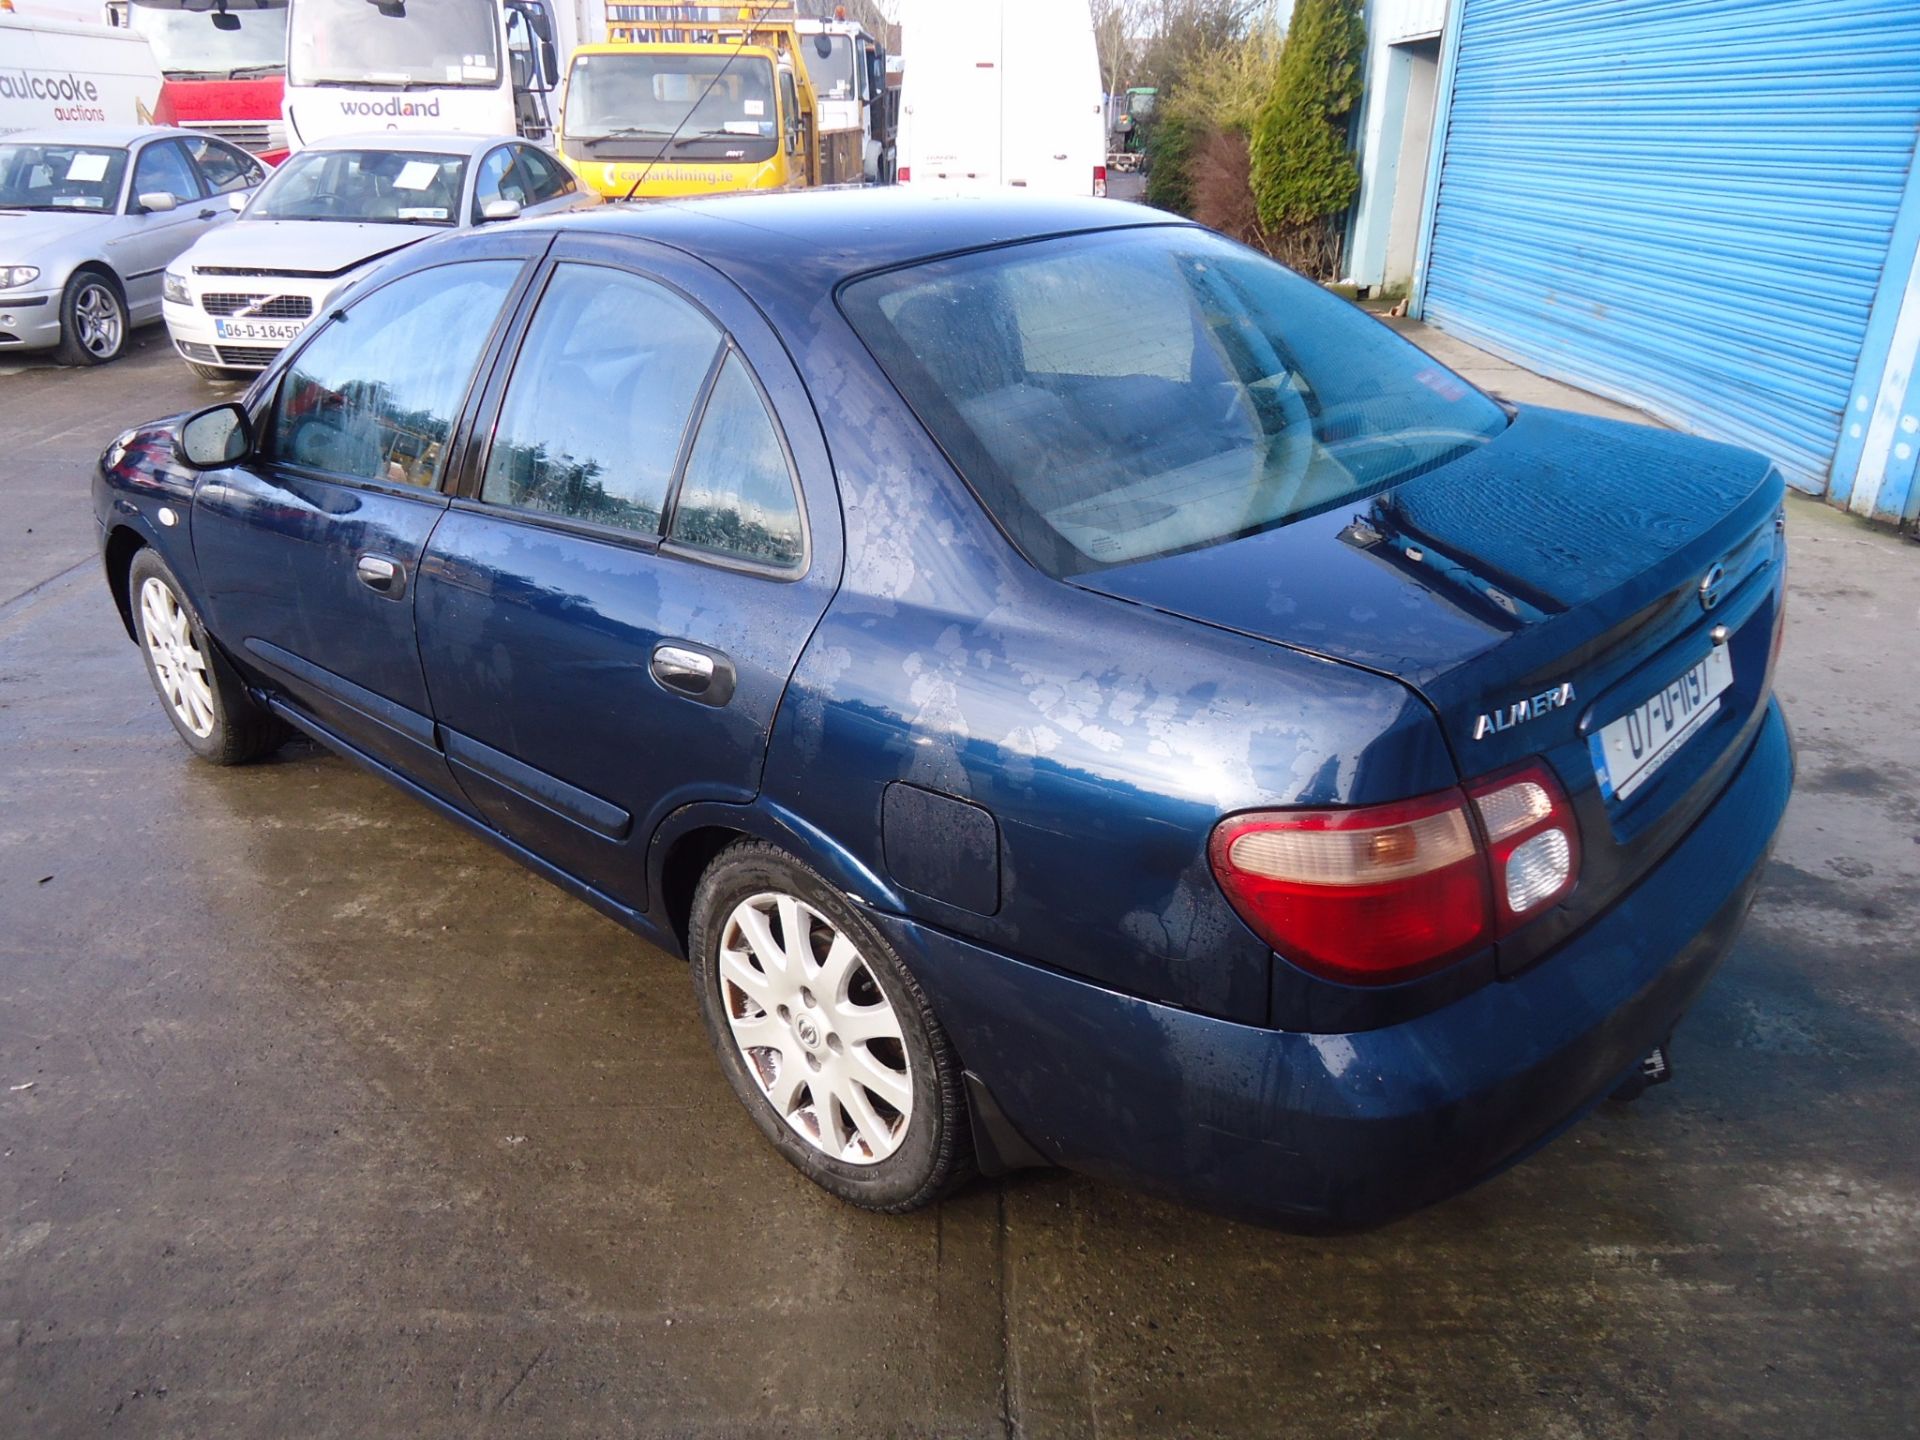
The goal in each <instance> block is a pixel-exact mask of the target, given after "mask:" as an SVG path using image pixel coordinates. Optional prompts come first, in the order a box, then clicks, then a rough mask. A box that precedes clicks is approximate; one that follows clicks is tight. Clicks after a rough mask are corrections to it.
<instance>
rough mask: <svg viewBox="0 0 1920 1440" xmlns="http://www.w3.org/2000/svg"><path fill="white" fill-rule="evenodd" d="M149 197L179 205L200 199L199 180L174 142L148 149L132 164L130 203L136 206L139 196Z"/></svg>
mask: <svg viewBox="0 0 1920 1440" xmlns="http://www.w3.org/2000/svg"><path fill="white" fill-rule="evenodd" d="M153 194H167V195H171V196H172V197H173V198H174V199H175V200H177V201H178V202H179V203H180V204H182V205H185V204H187V203H188V202H190V201H193V200H198V199H199V198H200V180H199V177H198V176H196V175H195V174H194V170H193V162H192V161H190V160H188V159H187V152H186V151H184V150H182V149H181V148H180V145H179V142H178V141H174V140H162V141H160V142H159V143H158V144H156V145H149V146H147V148H146V149H144V150H142V151H141V152H140V158H139V159H138V160H136V161H135V162H134V166H133V195H132V196H131V199H132V201H133V203H134V204H138V203H139V200H140V197H141V196H142V195H153Z"/></svg>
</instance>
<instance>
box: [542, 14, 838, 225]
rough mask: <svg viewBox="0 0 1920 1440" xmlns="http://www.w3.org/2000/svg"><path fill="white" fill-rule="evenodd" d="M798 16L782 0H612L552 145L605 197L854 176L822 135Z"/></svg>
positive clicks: (577, 62)
mask: <svg viewBox="0 0 1920 1440" xmlns="http://www.w3.org/2000/svg"><path fill="white" fill-rule="evenodd" d="M796 18H797V17H796V16H795V14H794V12H793V8H792V7H791V6H790V5H784V4H783V5H770V4H748V5H741V4H738V3H736V4H732V5H684V4H674V5H654V4H637V3H627V0H611V3H609V4H608V6H607V34H608V37H609V43H607V44H604V45H582V46H580V47H579V48H578V49H577V50H575V51H574V52H573V59H572V63H571V65H570V66H569V67H568V71H567V84H566V90H565V94H564V98H563V99H562V101H561V111H560V126H559V137H558V138H559V146H560V153H561V154H562V155H564V156H565V157H566V158H567V163H568V164H570V165H571V166H572V167H573V169H574V171H575V172H576V173H577V174H578V175H579V176H580V178H581V180H582V181H583V182H584V183H585V184H586V185H588V186H590V187H591V188H593V189H595V190H597V191H599V192H600V193H601V194H602V195H605V196H608V197H609V198H612V199H621V198H623V197H625V196H628V195H633V196H635V197H664V196H675V195H713V194H718V193H720V192H723V191H728V190H797V189H803V188H806V187H809V186H814V185H824V184H832V183H836V182H838V181H858V180H859V179H860V178H861V175H860V171H859V170H858V169H854V170H853V171H852V173H851V174H845V175H842V174H840V173H838V172H839V171H840V170H841V169H844V168H845V164H844V162H843V160H842V158H841V156H840V155H839V154H838V153H837V151H836V153H834V154H831V155H829V154H827V153H825V150H824V147H823V146H822V144H821V135H820V103H819V98H818V96H817V95H816V93H815V90H814V85H813V81H812V79H811V78H810V77H809V75H808V73H807V64H806V57H805V54H804V51H805V46H806V43H807V42H806V41H805V40H804V39H803V37H802V36H801V35H800V34H799V33H798V31H796V29H795V28H794V22H795V19H796ZM856 164H857V160H856Z"/></svg>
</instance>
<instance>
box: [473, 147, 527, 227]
mask: <svg viewBox="0 0 1920 1440" xmlns="http://www.w3.org/2000/svg"><path fill="white" fill-rule="evenodd" d="M495 200H511V201H513V202H514V203H515V204H516V205H520V206H526V205H530V204H532V203H533V202H532V201H531V200H530V199H529V198H528V196H527V192H526V187H525V186H524V185H522V184H521V183H520V173H519V171H517V170H515V169H514V168H513V148H512V147H511V146H508V145H502V146H501V147H500V148H499V149H498V150H494V151H491V152H490V153H489V154H488V155H487V158H486V159H484V160H482V161H481V162H480V172H479V174H478V175H477V176H475V177H474V182H473V221H474V224H476V225H477V224H479V223H480V222H481V221H482V220H484V219H485V218H486V207H487V206H488V205H490V204H492V203H493V202H494V201H495Z"/></svg>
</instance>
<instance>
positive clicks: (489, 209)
mask: <svg viewBox="0 0 1920 1440" xmlns="http://www.w3.org/2000/svg"><path fill="white" fill-rule="evenodd" d="M519 217H520V202H519V201H518V200H504V199H503V200H489V201H487V203H486V204H484V205H482V206H481V207H480V218H481V219H482V220H517V219H518V218H519Z"/></svg>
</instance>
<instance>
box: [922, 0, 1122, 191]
mask: <svg viewBox="0 0 1920 1440" xmlns="http://www.w3.org/2000/svg"><path fill="white" fill-rule="evenodd" d="M900 48H901V56H902V64H903V67H904V71H905V78H904V80H903V82H902V84H901V89H900V136H899V178H900V183H901V184H902V185H912V186H914V187H915V188H916V189H921V190H929V191H934V192H939V193H947V194H957V193H964V192H967V191H973V190H992V189H1001V188H1011V189H1014V190H1025V191H1029V192H1031V193H1034V194H1039V195H1104V194H1106V189H1107V135H1106V124H1105V100H1106V97H1105V96H1104V95H1103V94H1102V93H1101V89H1100V61H1099V57H1098V54H1097V52H1096V50H1095V47H1094V41H1093V17H1092V14H1091V12H1090V11H1089V9H1088V5H1087V0H972V3H968V4H964V5H962V4H956V3H954V0H909V3H908V4H907V5H906V6H905V7H904V13H903V14H902V16H901V47H900Z"/></svg>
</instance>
